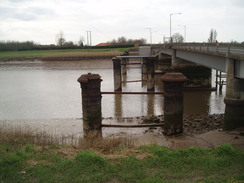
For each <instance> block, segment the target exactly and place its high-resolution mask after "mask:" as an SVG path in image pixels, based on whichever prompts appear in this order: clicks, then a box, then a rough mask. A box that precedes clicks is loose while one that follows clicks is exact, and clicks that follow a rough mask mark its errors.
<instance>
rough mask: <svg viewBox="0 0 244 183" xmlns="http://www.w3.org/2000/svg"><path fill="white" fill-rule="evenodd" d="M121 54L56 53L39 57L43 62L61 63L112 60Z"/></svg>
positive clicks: (117, 52) (111, 52)
mask: <svg viewBox="0 0 244 183" xmlns="http://www.w3.org/2000/svg"><path fill="white" fill-rule="evenodd" d="M121 53H122V52H119V51H110V52H69V53H57V54H49V55H45V56H42V57H41V60H45V61H61V60H65V61H67V60H87V59H106V58H111V59H112V58H113V57H115V56H118V55H121Z"/></svg>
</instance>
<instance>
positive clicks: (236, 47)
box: [153, 43, 244, 56]
mask: <svg viewBox="0 0 244 183" xmlns="http://www.w3.org/2000/svg"><path fill="white" fill-rule="evenodd" d="M153 49H154V50H160V49H163V50H164V49H182V50H189V51H200V52H209V53H217V54H232V55H241V56H244V44H225V43H223V44H214V43H173V44H164V45H160V46H157V47H153Z"/></svg>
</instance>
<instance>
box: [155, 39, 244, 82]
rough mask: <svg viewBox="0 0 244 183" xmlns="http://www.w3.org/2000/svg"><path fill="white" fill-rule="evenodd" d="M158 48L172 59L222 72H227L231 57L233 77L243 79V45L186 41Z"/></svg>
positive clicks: (160, 52)
mask: <svg viewBox="0 0 244 183" xmlns="http://www.w3.org/2000/svg"><path fill="white" fill-rule="evenodd" d="M159 50H160V51H159ZM159 50H158V51H159V54H166V55H171V56H172V58H173V59H183V60H187V61H190V62H193V63H197V64H200V65H203V66H206V67H209V68H212V69H216V70H219V71H222V72H227V68H228V67H227V65H228V59H233V60H235V70H234V72H235V73H234V75H235V77H238V78H242V79H244V45H233V46H230V45H226V44H223V45H221V44H220V45H215V44H204V43H198V44H196V43H186V44H173V45H164V46H163V47H161V48H160V49H159ZM172 61H173V62H174V61H175V62H177V61H176V60H172Z"/></svg>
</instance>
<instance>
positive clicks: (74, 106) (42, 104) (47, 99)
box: [0, 60, 225, 120]
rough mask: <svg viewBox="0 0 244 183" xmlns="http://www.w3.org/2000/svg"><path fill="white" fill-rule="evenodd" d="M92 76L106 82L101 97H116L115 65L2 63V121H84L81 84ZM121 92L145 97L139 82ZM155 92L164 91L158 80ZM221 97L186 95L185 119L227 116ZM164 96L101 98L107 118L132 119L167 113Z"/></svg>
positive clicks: (135, 76) (131, 73) (133, 71)
mask: <svg viewBox="0 0 244 183" xmlns="http://www.w3.org/2000/svg"><path fill="white" fill-rule="evenodd" d="M88 72H91V73H97V74H100V75H101V78H102V79H103V81H102V83H101V90H102V91H113V70H112V61H111V60H87V61H40V60H35V61H10V62H0V86H1V87H0V109H1V110H0V119H1V120H9V119H53V118H80V117H82V110H81V89H80V86H79V83H78V82H77V78H78V77H79V76H80V75H81V74H86V73H88ZM140 73H141V70H140V68H135V67H132V68H129V69H128V74H127V76H126V78H125V80H127V81H133V80H140V79H141V74H140ZM123 91H146V85H143V86H142V83H141V82H132V83H123ZM156 91H162V83H161V81H160V75H156ZM224 95H225V91H223V93H222V94H220V93H219V92H210V91H202V92H200V91H198V92H185V93H184V112H185V114H213V113H217V114H219V113H223V112H224V108H225V105H224V102H223V99H224ZM162 103H163V97H162V96H161V95H154V96H153V95H148V96H147V95H103V97H102V115H103V117H134V116H145V115H153V114H154V115H160V114H162V113H163V106H162Z"/></svg>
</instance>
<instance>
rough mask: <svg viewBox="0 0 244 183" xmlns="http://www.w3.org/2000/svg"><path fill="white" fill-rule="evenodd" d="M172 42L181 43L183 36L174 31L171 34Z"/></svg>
mask: <svg viewBox="0 0 244 183" xmlns="http://www.w3.org/2000/svg"><path fill="white" fill-rule="evenodd" d="M172 40H173V43H183V41H184V38H183V36H182V35H181V34H180V33H175V34H173V35H172Z"/></svg>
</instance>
